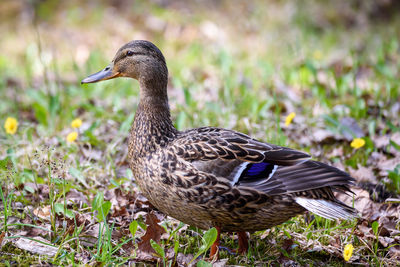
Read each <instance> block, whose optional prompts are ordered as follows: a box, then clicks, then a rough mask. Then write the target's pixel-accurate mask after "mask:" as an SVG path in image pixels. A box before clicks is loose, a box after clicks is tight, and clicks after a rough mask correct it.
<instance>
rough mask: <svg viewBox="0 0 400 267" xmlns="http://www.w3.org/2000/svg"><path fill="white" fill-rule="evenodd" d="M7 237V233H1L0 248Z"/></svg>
mask: <svg viewBox="0 0 400 267" xmlns="http://www.w3.org/2000/svg"><path fill="white" fill-rule="evenodd" d="M5 235H6V232H1V234H0V248H1V247H2V246H3V240H4V237H5Z"/></svg>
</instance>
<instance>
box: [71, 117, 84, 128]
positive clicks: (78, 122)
mask: <svg viewBox="0 0 400 267" xmlns="http://www.w3.org/2000/svg"><path fill="white" fill-rule="evenodd" d="M81 125H82V120H81V119H79V118H78V119H75V120H73V121H72V122H71V127H72V128H79V127H81Z"/></svg>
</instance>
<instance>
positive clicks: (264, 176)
mask: <svg viewBox="0 0 400 267" xmlns="http://www.w3.org/2000/svg"><path fill="white" fill-rule="evenodd" d="M174 148H175V149H176V154H177V155H179V156H180V157H182V158H183V159H184V160H186V161H190V162H191V163H192V164H193V165H194V166H195V167H196V168H197V169H198V170H200V171H203V172H206V173H210V174H213V175H215V176H217V177H224V178H225V179H228V180H229V183H230V184H231V186H232V187H236V188H238V189H240V188H252V189H255V190H257V191H258V192H263V193H265V194H266V195H268V196H274V195H280V194H293V195H294V196H296V197H295V201H296V202H297V203H298V204H299V205H301V206H303V207H305V208H306V209H308V210H311V211H312V212H314V213H316V214H318V215H321V216H323V217H326V218H350V217H352V216H354V214H355V210H354V209H352V208H349V207H347V206H346V205H344V204H342V203H340V202H339V201H337V200H336V198H335V197H334V195H333V193H332V190H337V191H342V192H351V191H350V190H349V186H350V185H352V184H353V182H354V179H353V178H352V177H351V176H350V175H349V174H347V173H345V172H343V171H340V170H339V169H337V168H334V167H331V166H329V165H326V164H324V163H321V162H317V161H312V160H309V159H310V156H309V155H307V154H305V153H303V152H300V151H297V150H293V149H290V148H285V147H280V146H276V145H272V144H268V143H263V142H260V141H257V140H255V139H252V138H251V137H249V136H247V135H245V134H242V133H238V132H235V131H232V130H226V129H221V128H210V127H204V128H198V129H193V130H189V131H186V132H183V133H182V135H181V137H180V138H178V139H177V140H176V141H175V142H174ZM331 213H332V214H335V216H333V215H332V216H329V214H331Z"/></svg>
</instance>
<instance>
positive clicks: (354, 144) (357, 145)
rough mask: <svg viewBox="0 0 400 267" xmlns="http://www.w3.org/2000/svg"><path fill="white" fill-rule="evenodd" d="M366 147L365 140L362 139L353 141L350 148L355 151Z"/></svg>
mask: <svg viewBox="0 0 400 267" xmlns="http://www.w3.org/2000/svg"><path fill="white" fill-rule="evenodd" d="M364 145H365V140H364V139H362V138H354V139H353V141H351V143H350V146H351V147H352V148H354V149H359V148H360V147H363V146H364Z"/></svg>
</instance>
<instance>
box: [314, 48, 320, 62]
mask: <svg viewBox="0 0 400 267" xmlns="http://www.w3.org/2000/svg"><path fill="white" fill-rule="evenodd" d="M313 58H314V59H315V60H321V59H322V52H321V51H320V50H315V51H314V53H313Z"/></svg>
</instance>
